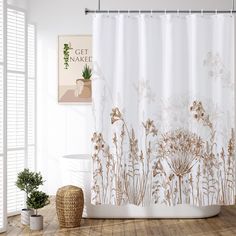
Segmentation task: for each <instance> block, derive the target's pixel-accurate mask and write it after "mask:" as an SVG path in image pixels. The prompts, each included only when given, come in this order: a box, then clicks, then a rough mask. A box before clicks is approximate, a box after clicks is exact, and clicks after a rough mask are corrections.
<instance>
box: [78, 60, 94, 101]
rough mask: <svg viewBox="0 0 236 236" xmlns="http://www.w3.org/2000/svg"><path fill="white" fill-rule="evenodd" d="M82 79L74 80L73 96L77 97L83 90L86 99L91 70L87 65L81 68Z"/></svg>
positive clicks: (89, 87) (89, 91) (88, 92)
mask: <svg viewBox="0 0 236 236" xmlns="http://www.w3.org/2000/svg"><path fill="white" fill-rule="evenodd" d="M82 77H83V78H81V79H77V80H76V90H75V96H76V97H78V96H79V95H80V94H81V93H82V92H83V90H85V93H86V97H90V96H91V77H92V69H91V68H90V67H89V66H88V65H87V64H85V66H84V68H83V71H82Z"/></svg>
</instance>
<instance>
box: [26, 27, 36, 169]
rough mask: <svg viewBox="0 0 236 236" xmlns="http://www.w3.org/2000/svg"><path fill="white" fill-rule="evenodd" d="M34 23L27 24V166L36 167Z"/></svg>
mask: <svg viewBox="0 0 236 236" xmlns="http://www.w3.org/2000/svg"><path fill="white" fill-rule="evenodd" d="M35 35H36V33H35V25H33V24H28V155H27V156H28V162H27V164H28V168H29V169H30V170H32V171H34V170H35V169H36V145H35V144H36V64H35V61H36V38H35Z"/></svg>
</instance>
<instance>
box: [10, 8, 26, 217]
mask: <svg viewBox="0 0 236 236" xmlns="http://www.w3.org/2000/svg"><path fill="white" fill-rule="evenodd" d="M26 56H27V55H26V16H25V12H23V11H19V10H17V9H12V8H8V9H7V211H8V215H11V214H15V213H17V212H19V211H20V210H21V209H22V208H23V207H24V194H23V192H20V191H19V190H18V188H17V187H16V186H15V182H16V177H17V173H18V172H20V171H22V170H23V169H24V167H25V166H26V160H27V115H26V114H27V83H26V81H27V80H26V76H27V72H26Z"/></svg>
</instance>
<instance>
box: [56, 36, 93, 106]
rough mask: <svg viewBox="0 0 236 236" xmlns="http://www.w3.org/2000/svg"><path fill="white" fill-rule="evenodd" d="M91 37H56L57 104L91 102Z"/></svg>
mask: <svg viewBox="0 0 236 236" xmlns="http://www.w3.org/2000/svg"><path fill="white" fill-rule="evenodd" d="M91 79H92V36H91V35H59V36H58V102H59V103H64V104H67V103H69V104H90V103H91V102H92V80H91Z"/></svg>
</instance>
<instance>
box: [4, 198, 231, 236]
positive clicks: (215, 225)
mask: <svg viewBox="0 0 236 236" xmlns="http://www.w3.org/2000/svg"><path fill="white" fill-rule="evenodd" d="M40 213H41V214H42V215H44V230H43V231H30V229H29V228H28V227H24V226H22V225H21V224H20V216H14V217H10V218H9V227H8V231H7V233H3V234H0V236H4V235H12V236H16V235H60V236H63V235H66V236H69V235H81V236H83V235H84V236H88V235H91V236H97V235H101V236H104V235H115V236H116V235H122V236H132V235H137V236H146V235H157V236H159V235H160V236H161V235H164V236H169V235H170V236H171V235H173V236H185V235H193V236H200V235H209V236H216V235H224V236H228V235H235V236H236V206H227V207H222V211H221V213H220V214H219V215H218V216H216V217H212V218H208V219H188V220H186V219H177V220H173V219H162V220H160V219H155V220H153V219H150V220H149V219H127V220H124V219H120V220H116V219H114V220H113V219H82V222H81V227H79V228H73V229H60V228H59V225H58V221H57V215H56V211H55V201H54V200H53V199H52V201H51V204H50V205H49V206H47V207H45V208H44V209H42V210H41V212H40Z"/></svg>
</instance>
